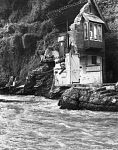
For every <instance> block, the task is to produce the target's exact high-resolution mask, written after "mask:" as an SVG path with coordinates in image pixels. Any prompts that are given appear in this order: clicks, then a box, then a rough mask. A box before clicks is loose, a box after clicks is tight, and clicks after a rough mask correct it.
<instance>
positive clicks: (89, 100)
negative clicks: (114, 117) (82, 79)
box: [58, 87, 118, 111]
mask: <svg viewBox="0 0 118 150" xmlns="http://www.w3.org/2000/svg"><path fill="white" fill-rule="evenodd" d="M91 89H92V88H90V89H88V90H87V89H86V88H82V87H80V88H78V89H77V88H70V89H68V90H66V91H65V92H64V93H63V94H62V98H61V100H60V101H59V104H58V105H59V106H60V108H61V109H77V110H83V109H87V110H93V111H118V92H117V91H116V90H115V89H109V90H107V89H106V87H101V88H94V90H91Z"/></svg>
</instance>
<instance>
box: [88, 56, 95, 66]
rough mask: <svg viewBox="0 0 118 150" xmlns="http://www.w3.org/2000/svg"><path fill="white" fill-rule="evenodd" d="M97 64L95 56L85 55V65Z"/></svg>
mask: <svg viewBox="0 0 118 150" xmlns="http://www.w3.org/2000/svg"><path fill="white" fill-rule="evenodd" d="M96 64H97V56H90V55H88V56H87V65H88V66H89V65H96Z"/></svg>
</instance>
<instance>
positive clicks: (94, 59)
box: [91, 56, 97, 65]
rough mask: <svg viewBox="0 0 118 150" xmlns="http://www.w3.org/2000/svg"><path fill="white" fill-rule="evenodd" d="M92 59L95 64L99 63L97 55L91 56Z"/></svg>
mask: <svg viewBox="0 0 118 150" xmlns="http://www.w3.org/2000/svg"><path fill="white" fill-rule="evenodd" d="M91 60H92V62H91V63H92V64H93V65H95V64H97V56H91Z"/></svg>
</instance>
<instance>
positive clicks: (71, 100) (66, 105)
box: [59, 87, 80, 110]
mask: <svg viewBox="0 0 118 150" xmlns="http://www.w3.org/2000/svg"><path fill="white" fill-rule="evenodd" d="M79 98H80V94H79V91H78V89H74V88H73V87H72V88H70V89H67V90H66V91H65V92H64V93H63V94H62V99H61V100H60V101H59V105H60V108H61V109H72V110H76V109H78V107H79Z"/></svg>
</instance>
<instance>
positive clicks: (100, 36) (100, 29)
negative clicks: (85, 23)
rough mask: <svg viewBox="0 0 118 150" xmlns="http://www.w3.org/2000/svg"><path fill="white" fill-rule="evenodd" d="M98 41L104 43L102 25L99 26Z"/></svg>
mask: <svg viewBox="0 0 118 150" xmlns="http://www.w3.org/2000/svg"><path fill="white" fill-rule="evenodd" d="M98 40H99V41H102V25H100V24H99V25H98Z"/></svg>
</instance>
